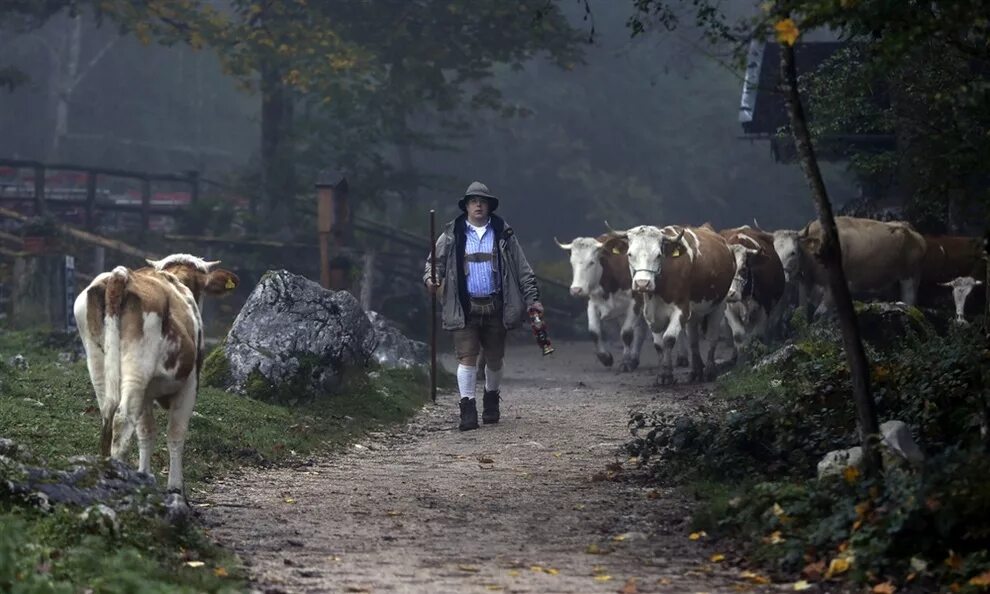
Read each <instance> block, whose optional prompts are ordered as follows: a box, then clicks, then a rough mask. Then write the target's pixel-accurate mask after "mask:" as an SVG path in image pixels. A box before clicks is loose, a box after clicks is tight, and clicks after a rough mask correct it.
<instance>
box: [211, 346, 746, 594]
mask: <svg viewBox="0 0 990 594" xmlns="http://www.w3.org/2000/svg"><path fill="white" fill-rule="evenodd" d="M556 346H557V352H556V353H555V354H554V355H553V356H552V357H548V358H546V359H542V358H541V357H540V356H539V353H538V350H537V347H536V346H535V345H533V344H525V345H519V346H516V347H513V348H511V349H510V352H509V354H508V356H507V373H506V379H505V381H504V386H503V389H502V392H503V403H502V422H501V423H500V424H498V425H494V426H482V428H481V429H479V430H477V431H470V432H466V433H461V432H459V431H457V430H456V422H457V421H456V417H457V405H456V396H455V395H454V394H452V393H446V394H442V395H441V396H440V397H438V401H439V404H438V405H437V406H428V407H426V409H424V410H423V411H422V412H421V413H420V414H419V415H418V416H417V417H416V418H415V419H414V420H413V421H412V422H410V423H409V424H408V425H407V426H406V427H404V428H401V429H398V430H397V431H396V432H394V433H392V434H389V435H385V434H375V435H369V437H368V440H366V441H363V442H362V443H361V444H360V445H359V446H355V447H354V448H353V449H351V450H350V451H349V452H347V453H346V454H340V455H335V456H333V457H330V458H328V459H324V460H320V461H318V462H317V463H316V464H314V465H312V466H309V467H305V468H300V469H295V470H290V469H281V470H273V471H257V472H250V473H246V474H244V475H243V476H238V477H232V478H228V479H227V480H225V481H223V482H219V483H217V484H215V486H214V490H213V491H212V492H211V493H209V494H208V496H207V497H206V502H207V504H208V505H209V507H205V508H203V512H204V516H205V521H206V525H207V526H208V527H209V528H210V530H211V533H212V535H213V536H214V537H215V538H216V539H217V540H218V541H220V542H221V543H222V544H224V545H226V546H228V547H230V548H232V549H234V550H235V551H236V552H237V553H238V554H239V555H240V556H241V557H242V558H243V559H244V560H245V561H246V562H247V563H248V564H249V566H250V573H251V575H252V578H253V580H254V584H253V585H254V587H256V588H257V589H258V590H260V591H263V592H271V593H276V592H375V593H377V592H458V593H472V592H500V591H501V592H617V591H619V592H622V591H625V592H678V593H680V592H686V593H692V592H710V593H715V592H736V591H739V590H737V589H736V588H735V587H734V586H736V585H738V584H739V583H740V580H739V579H738V578H737V577H736V576H737V575H738V573H739V571H738V569H735V568H731V567H725V566H724V565H723V564H717V563H711V562H709V561H708V558H709V556H710V555H711V553H712V550H711V549H710V548H708V547H707V545H706V543H704V542H703V541H702V542H696V541H691V540H689V539H688V533H689V530H688V525H687V523H686V519H687V515H688V507H687V504H686V502H685V500H684V499H683V498H682V496H681V495H680V494H678V493H677V492H676V491H671V490H665V489H660V490H654V489H652V488H649V487H646V486H643V485H642V484H641V483H640V482H639V481H636V480H621V479H620V480H609V477H608V474H609V471H608V470H607V469H606V466H607V465H609V464H615V463H616V462H619V463H624V462H625V459H624V456H620V455H618V454H617V452H616V450H617V447H618V446H619V445H620V444H622V443H623V442H624V441H625V440H626V439H627V438H628V436H629V433H628V430H627V429H626V420H627V418H628V410H629V409H630V408H631V407H637V406H638V405H641V404H643V403H645V402H649V401H650V400H651V399H652V398H653V397H655V396H657V395H658V394H659V402H660V403H661V405H662V406H669V407H671V408H676V407H681V406H684V405H686V404H689V403H691V402H696V401H698V400H699V399H701V398H704V397H705V395H706V387H705V386H693V387H675V388H672V389H664V390H663V391H662V392H658V389H657V388H655V387H653V385H652V383H653V374H654V372H655V370H654V368H653V365H652V364H653V363H654V362H655V360H656V359H655V355H653V354H652V353H647V352H644V355H645V358H644V360H645V361H646V362H647V363H648V365H647V368H646V369H641V370H639V371H637V372H635V373H633V374H623V375H618V374H617V373H616V372H613V371H610V370H606V369H605V368H603V367H601V366H600V365H598V363H597V362H596V361H595V360H594V356H593V353H592V349H591V345H590V344H588V343H572V344H567V343H565V344H559V345H556ZM446 364H447V365H450V364H451V361H447V362H446ZM479 408H480V403H479ZM479 412H480V411H479ZM614 469H615V467H613V470H614ZM630 471H631V469H629V468H628V467H626V470H625V471H624V472H622V473H621V475H620V476H622V477H625V476H628V475H629V474H630ZM617 537H618V538H617ZM589 547H592V549H591V550H592V551H594V549H595V548H597V549H598V551H599V553H604V554H592V553H589ZM606 576H608V577H607V578H606ZM630 580H634V581H630Z"/></svg>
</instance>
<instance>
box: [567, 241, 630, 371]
mask: <svg viewBox="0 0 990 594" xmlns="http://www.w3.org/2000/svg"><path fill="white" fill-rule="evenodd" d="M553 239H554V241H555V242H556V243H557V245H558V246H560V248H561V249H564V250H567V251H568V252H570V255H571V256H570V259H571V270H572V276H571V295H573V296H575V297H585V298H587V299H588V331H589V332H591V336H592V338H593V339H594V341H595V353H596V354H597V355H598V360H599V361H600V362H601V363H602V365H604V366H605V367H611V366H612V362H613V359H612V353H610V352H609V350H608V346H607V344H606V340H605V339H604V334H605V333H604V328H603V327H602V322H603V321H606V320H613V319H618V320H620V321H621V324H622V326H621V327H622V330H621V333H620V335H621V337H622V364H621V366H620V367H619V369H620V371H632V370H634V369H636V368H637V367H639V353H640V351H641V350H642V347H643V341H645V340H646V333H647V328H646V322H645V320H644V319H643V316H642V311H643V300H642V298H641V297H639V296H638V295H636V296H634V295H633V292H632V289H631V288H630V287H631V283H632V277H631V276H630V275H629V258H628V257H627V256H626V250H627V248H628V247H629V246H628V242H627V241H626V240H625V239H622V238H619V237H615V236H613V235H608V234H605V235H600V236H598V237H597V238H596V237H577V238H575V239H574V240H573V241H571V242H570V243H561V242H560V240H558V239H557V238H556V237H554V238H553Z"/></svg>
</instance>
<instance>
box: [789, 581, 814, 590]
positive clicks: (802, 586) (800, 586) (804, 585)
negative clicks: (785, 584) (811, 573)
mask: <svg viewBox="0 0 990 594" xmlns="http://www.w3.org/2000/svg"><path fill="white" fill-rule="evenodd" d="M793 588H794V589H795V590H798V591H801V590H807V589H809V588H811V584H809V583H808V582H806V581H804V580H800V581H797V582H794V586H793Z"/></svg>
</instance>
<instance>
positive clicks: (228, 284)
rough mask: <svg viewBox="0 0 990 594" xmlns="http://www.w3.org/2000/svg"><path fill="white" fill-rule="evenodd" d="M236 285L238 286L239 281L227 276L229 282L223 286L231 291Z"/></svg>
mask: <svg viewBox="0 0 990 594" xmlns="http://www.w3.org/2000/svg"><path fill="white" fill-rule="evenodd" d="M236 286H237V283H235V282H234V279H232V278H229V277H228V278H227V282H226V284H224V286H223V287H224V288H225V289H227V290H228V291H229V290H230V289H233V288H234V287H236Z"/></svg>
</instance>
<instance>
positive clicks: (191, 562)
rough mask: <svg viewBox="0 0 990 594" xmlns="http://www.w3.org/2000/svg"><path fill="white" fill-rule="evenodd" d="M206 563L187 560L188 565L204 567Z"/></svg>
mask: <svg viewBox="0 0 990 594" xmlns="http://www.w3.org/2000/svg"><path fill="white" fill-rule="evenodd" d="M204 565H206V563H203V562H202V561H186V567H202V566H204Z"/></svg>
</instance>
